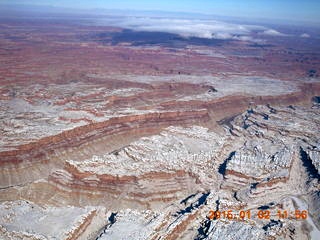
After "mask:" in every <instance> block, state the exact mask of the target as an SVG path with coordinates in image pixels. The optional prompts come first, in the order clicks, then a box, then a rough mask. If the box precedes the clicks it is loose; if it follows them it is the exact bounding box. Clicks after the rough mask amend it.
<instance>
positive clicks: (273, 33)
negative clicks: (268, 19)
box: [261, 29, 288, 37]
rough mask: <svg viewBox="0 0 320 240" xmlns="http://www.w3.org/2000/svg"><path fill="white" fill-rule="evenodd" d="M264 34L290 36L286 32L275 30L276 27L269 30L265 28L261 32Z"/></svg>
mask: <svg viewBox="0 0 320 240" xmlns="http://www.w3.org/2000/svg"><path fill="white" fill-rule="evenodd" d="M261 34H262V35H267V36H276V37H277V36H280V37H285V36H288V35H287V34H284V33H281V32H279V31H277V30H274V29H268V30H265V31H263V32H262V33H261Z"/></svg>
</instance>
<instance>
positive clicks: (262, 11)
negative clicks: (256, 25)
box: [0, 0, 320, 22]
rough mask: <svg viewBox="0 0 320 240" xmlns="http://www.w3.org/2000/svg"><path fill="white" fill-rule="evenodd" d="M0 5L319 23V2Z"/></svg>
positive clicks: (15, 0)
mask: <svg viewBox="0 0 320 240" xmlns="http://www.w3.org/2000/svg"><path fill="white" fill-rule="evenodd" d="M1 5H13V6H15V7H19V5H27V6H28V5H30V6H52V7H60V8H72V9H79V10H92V9H119V10H126V9H128V10H142V11H144V10H147V11H150V10H155V11H170V12H190V13H201V14H212V15H220V16H232V17H250V18H265V19H282V20H291V21H295V22H300V21H302V22H320V17H319V11H320V1H318V0H259V1H255V0H229V1H224V0H216V1H211V0H197V1H196V0H175V1H170V0H163V1H148V0H135V1H130V0H122V1H117V2H115V1H111V0H91V1H87V0H77V1H74V0H68V1H65V0H2V1H1V2H0V8H1Z"/></svg>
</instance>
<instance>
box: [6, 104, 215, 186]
mask: <svg viewBox="0 0 320 240" xmlns="http://www.w3.org/2000/svg"><path fill="white" fill-rule="evenodd" d="M208 119H209V116H208V113H207V110H205V109H203V110H195V111H182V112H179V111H176V112H174V111H169V112H156V113H149V114H141V115H130V116H123V117H116V118H111V119H109V120H107V121H104V122H98V123H92V124H88V125H85V126H80V127H77V128H74V129H72V130H67V131H64V132H62V133H60V134H57V135H55V136H50V137H46V138H42V139H40V140H39V141H37V142H33V143H29V144H25V145H21V146H19V149H17V150H13V151H5V152H1V153H0V157H1V165H2V169H1V172H2V173H1V184H2V187H7V186H11V185H19V184H23V183H25V182H26V181H32V180H35V179H38V178H39V177H40V176H42V177H44V176H45V175H46V174H47V173H48V171H47V170H46V168H47V166H48V164H50V160H49V159H50V155H54V153H55V152H56V151H63V149H65V148H67V149H68V148H75V147H77V146H80V145H81V144H85V143H86V142H88V141H92V140H94V139H99V138H101V137H103V136H108V135H111V136H113V137H115V136H117V135H120V134H126V135H130V133H134V132H135V131H141V132H144V133H145V134H147V133H148V132H150V133H152V132H154V131H158V130H159V129H161V128H163V127H165V126H170V125H175V124H187V123H189V124H190V123H199V122H205V121H207V120H208ZM31 169H33V170H34V172H35V173H38V174H33V177H31V178H25V177H23V176H25V173H26V172H27V171H29V170H31ZM42 171H43V174H42V173H41V172H42ZM12 172H16V173H17V174H15V175H16V177H12V175H13V174H12ZM39 175H40V176H39Z"/></svg>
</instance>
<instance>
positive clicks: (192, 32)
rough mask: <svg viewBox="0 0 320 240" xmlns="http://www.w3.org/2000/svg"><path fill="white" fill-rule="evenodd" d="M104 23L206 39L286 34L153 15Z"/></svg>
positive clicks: (213, 22)
mask: <svg viewBox="0 0 320 240" xmlns="http://www.w3.org/2000/svg"><path fill="white" fill-rule="evenodd" d="M103 21H104V24H106V25H111V26H116V27H122V28H127V29H131V30H134V31H149V32H151V31H152V32H166V33H173V34H178V35H180V36H182V37H186V38H187V37H199V38H207V39H223V40H227V39H230V40H239V41H252V42H262V41H263V40H261V39H255V38H253V35H252V34H253V33H258V34H259V35H269V36H270V35H272V36H286V35H285V34H283V33H280V32H278V31H276V30H274V29H269V28H266V27H264V26H258V25H244V24H233V23H226V22H221V21H215V20H199V19H170V18H155V17H122V18H117V19H116V20H115V19H113V20H111V21H110V19H104V20H103Z"/></svg>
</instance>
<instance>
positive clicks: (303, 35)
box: [300, 33, 310, 38]
mask: <svg viewBox="0 0 320 240" xmlns="http://www.w3.org/2000/svg"><path fill="white" fill-rule="evenodd" d="M300 37H302V38H309V37H310V35H309V34H307V33H303V34H301V35H300Z"/></svg>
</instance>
